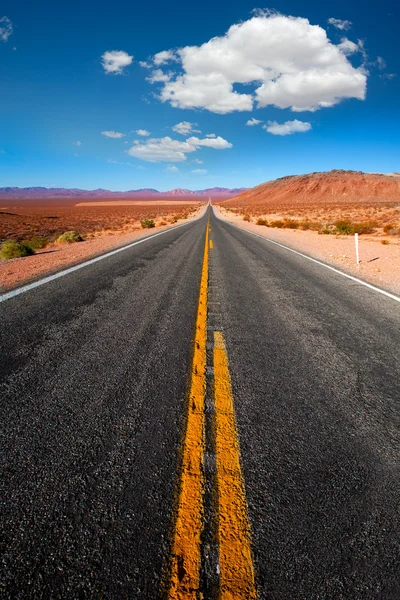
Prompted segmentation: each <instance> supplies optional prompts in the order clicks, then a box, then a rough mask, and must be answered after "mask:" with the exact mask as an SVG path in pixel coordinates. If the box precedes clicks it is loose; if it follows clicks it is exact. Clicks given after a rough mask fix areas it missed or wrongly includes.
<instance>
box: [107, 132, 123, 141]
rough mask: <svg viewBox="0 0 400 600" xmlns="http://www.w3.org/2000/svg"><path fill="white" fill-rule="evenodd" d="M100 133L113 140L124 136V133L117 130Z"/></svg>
mask: <svg viewBox="0 0 400 600" xmlns="http://www.w3.org/2000/svg"><path fill="white" fill-rule="evenodd" d="M101 135H105V136H106V137H108V138H113V139H114V140H119V139H120V138H123V137H125V134H124V133H120V132H119V131H102V132H101Z"/></svg>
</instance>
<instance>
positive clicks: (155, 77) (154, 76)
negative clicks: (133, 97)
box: [146, 69, 171, 83]
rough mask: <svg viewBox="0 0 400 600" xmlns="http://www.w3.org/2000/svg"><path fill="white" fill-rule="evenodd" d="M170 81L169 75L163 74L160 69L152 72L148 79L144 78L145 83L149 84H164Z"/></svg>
mask: <svg viewBox="0 0 400 600" xmlns="http://www.w3.org/2000/svg"><path fill="white" fill-rule="evenodd" d="M170 79H171V74H170V73H164V71H161V69H156V70H155V71H152V73H151V75H150V77H146V81H148V82H149V83H160V82H161V83H166V82H167V81H169V80H170Z"/></svg>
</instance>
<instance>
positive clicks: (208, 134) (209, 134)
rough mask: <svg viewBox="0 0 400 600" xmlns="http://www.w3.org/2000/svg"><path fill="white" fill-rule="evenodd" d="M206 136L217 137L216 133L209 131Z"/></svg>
mask: <svg viewBox="0 0 400 600" xmlns="http://www.w3.org/2000/svg"><path fill="white" fill-rule="evenodd" d="M206 137H208V138H215V137H217V136H216V135H215V133H207V134H206Z"/></svg>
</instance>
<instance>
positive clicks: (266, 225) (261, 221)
mask: <svg viewBox="0 0 400 600" xmlns="http://www.w3.org/2000/svg"><path fill="white" fill-rule="evenodd" d="M256 225H265V227H268V221H266V219H262V218H261V217H260V218H259V219H257V222H256Z"/></svg>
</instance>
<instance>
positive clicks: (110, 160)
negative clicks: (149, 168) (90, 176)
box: [107, 158, 133, 167]
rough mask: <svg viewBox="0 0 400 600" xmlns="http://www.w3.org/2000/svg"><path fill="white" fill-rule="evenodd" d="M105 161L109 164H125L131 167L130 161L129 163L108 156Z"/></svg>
mask: <svg viewBox="0 0 400 600" xmlns="http://www.w3.org/2000/svg"><path fill="white" fill-rule="evenodd" d="M107 162H108V163H109V164H110V165H126V166H128V167H133V165H132V163H130V162H121V161H119V160H114V159H113V158H109V159H108V160H107Z"/></svg>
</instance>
